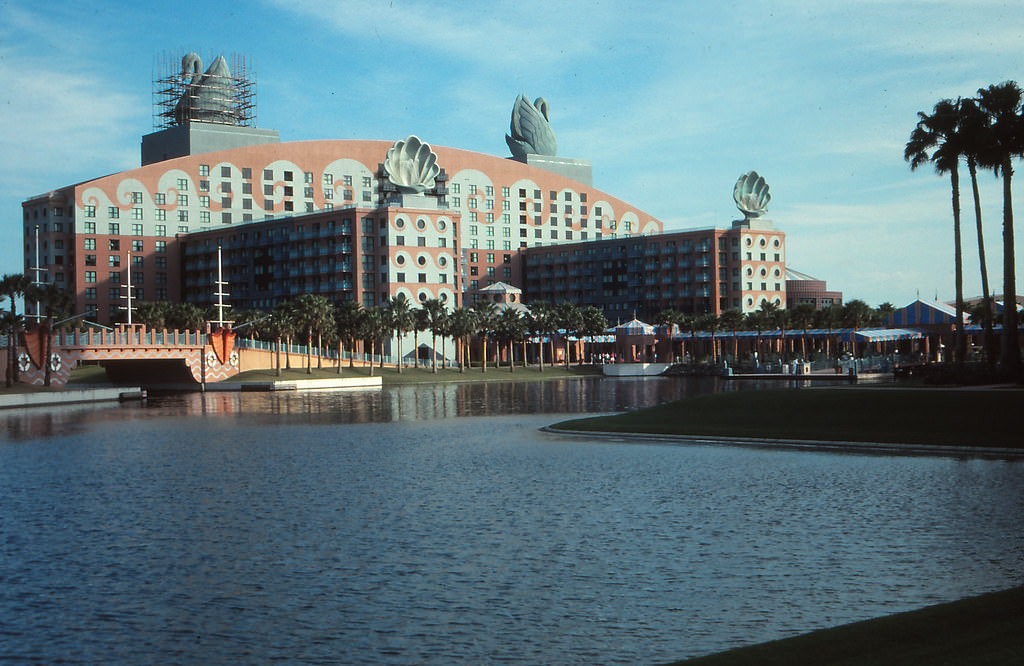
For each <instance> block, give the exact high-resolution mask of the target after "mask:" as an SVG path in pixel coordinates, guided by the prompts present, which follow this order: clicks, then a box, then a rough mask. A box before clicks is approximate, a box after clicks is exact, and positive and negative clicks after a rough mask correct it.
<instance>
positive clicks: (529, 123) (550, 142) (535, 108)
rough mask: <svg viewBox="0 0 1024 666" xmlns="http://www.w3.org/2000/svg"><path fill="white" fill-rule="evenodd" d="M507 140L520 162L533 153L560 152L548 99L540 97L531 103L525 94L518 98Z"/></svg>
mask: <svg viewBox="0 0 1024 666" xmlns="http://www.w3.org/2000/svg"><path fill="white" fill-rule="evenodd" d="M505 142H506V143H507V144H508V147H509V150H511V151H512V157H514V158H515V159H517V160H519V161H520V162H525V161H526V156H527V155H531V154H532V155H549V156H554V155H555V153H557V152H558V141H557V140H556V139H555V131H554V130H553V129H551V123H549V122H548V101H547V100H546V99H544V98H543V97H538V98H537V100H536V101H534V102H533V103H532V104H531V103H530V101H529V100H528V99H526V97H525V96H524V95H520V96H519V97H518V98H516V103H515V106H513V107H512V122H511V127H510V132H509V134H506V135H505Z"/></svg>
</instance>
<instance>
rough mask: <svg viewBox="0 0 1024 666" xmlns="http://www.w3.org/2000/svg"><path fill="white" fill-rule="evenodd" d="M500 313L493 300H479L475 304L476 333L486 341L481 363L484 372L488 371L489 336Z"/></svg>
mask: <svg viewBox="0 0 1024 666" xmlns="http://www.w3.org/2000/svg"><path fill="white" fill-rule="evenodd" d="M497 315H498V307H497V306H496V305H495V304H494V303H493V302H491V301H477V302H476V304H474V305H473V318H474V323H475V328H476V334H477V335H479V336H480V339H481V340H482V341H483V343H484V353H483V358H482V361H483V363H482V364H481V365H482V366H483V368H482V370H481V371H482V372H487V338H488V337H490V335H491V334H492V333H493V332H494V323H495V318H496V317H497Z"/></svg>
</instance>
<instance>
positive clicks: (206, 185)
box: [199, 180, 210, 192]
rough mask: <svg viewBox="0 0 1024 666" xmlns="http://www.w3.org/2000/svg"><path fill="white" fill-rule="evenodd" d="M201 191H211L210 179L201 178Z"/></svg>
mask: <svg viewBox="0 0 1024 666" xmlns="http://www.w3.org/2000/svg"><path fill="white" fill-rule="evenodd" d="M199 191H200V192H209V191H210V181H208V180H201V181H199Z"/></svg>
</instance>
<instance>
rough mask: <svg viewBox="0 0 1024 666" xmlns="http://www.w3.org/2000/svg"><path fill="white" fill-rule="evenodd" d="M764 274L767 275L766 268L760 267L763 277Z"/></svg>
mask: <svg viewBox="0 0 1024 666" xmlns="http://www.w3.org/2000/svg"><path fill="white" fill-rule="evenodd" d="M766 275H768V270H767V269H764V268H762V269H761V277H765V276H766Z"/></svg>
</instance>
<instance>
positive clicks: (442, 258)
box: [437, 257, 448, 266]
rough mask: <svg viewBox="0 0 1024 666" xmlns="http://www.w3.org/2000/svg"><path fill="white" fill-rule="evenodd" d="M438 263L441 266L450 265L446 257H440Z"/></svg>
mask: <svg viewBox="0 0 1024 666" xmlns="http://www.w3.org/2000/svg"><path fill="white" fill-rule="evenodd" d="M437 263H438V264H439V265H441V266H447V265H448V260H447V259H445V258H444V257H438V258H437Z"/></svg>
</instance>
